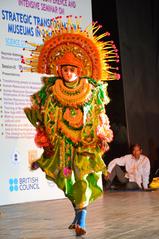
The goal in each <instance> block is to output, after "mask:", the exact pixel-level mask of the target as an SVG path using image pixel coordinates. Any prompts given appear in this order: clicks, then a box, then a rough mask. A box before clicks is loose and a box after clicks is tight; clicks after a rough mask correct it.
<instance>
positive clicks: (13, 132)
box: [0, 0, 92, 205]
mask: <svg viewBox="0 0 159 239" xmlns="http://www.w3.org/2000/svg"><path fill="white" fill-rule="evenodd" d="M0 9H1V10H0V21H1V22H0V26H1V30H0V48H1V49H0V54H1V57H0V60H1V64H0V67H1V69H0V74H1V77H0V148H1V152H0V153H1V156H0V165H1V167H0V205H7V204H14V203H21V202H29V201H38V200H51V199H58V198H64V194H63V192H62V191H61V190H59V189H58V188H57V186H56V185H55V184H54V183H53V182H51V181H48V180H47V179H46V178H45V175H44V173H42V171H41V170H40V169H38V170H35V171H31V170H30V169H29V161H32V160H34V159H35V158H37V157H38V156H39V155H40V154H41V152H42V151H41V149H39V148H37V147H36V145H35V143H34V134H35V130H34V128H33V126H32V125H31V124H30V122H29V121H28V119H27V118H26V116H25V114H24V112H23V108H24V107H26V106H29V105H30V95H32V94H33V93H34V92H36V91H37V90H38V89H39V88H40V86H41V75H39V74H36V73H26V72H23V73H21V69H22V64H21V55H23V54H24V51H23V48H28V45H27V44H26V41H29V42H35V43H37V44H41V43H42V40H41V38H40V36H39V31H38V28H37V26H38V25H40V24H44V25H45V26H46V27H47V26H49V24H50V19H52V18H54V17H56V16H63V17H65V16H67V15H72V16H83V17H82V27H86V26H87V25H88V24H89V23H90V22H91V21H92V7H91V0H74V1H73V0H39V1H38V0H5V1H2V2H1V5H0Z"/></svg>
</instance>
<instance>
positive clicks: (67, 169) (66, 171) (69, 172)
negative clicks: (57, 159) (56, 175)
mask: <svg viewBox="0 0 159 239" xmlns="http://www.w3.org/2000/svg"><path fill="white" fill-rule="evenodd" d="M71 173H72V170H71V169H70V168H64V169H63V174H64V176H65V177H68V176H70V175H71Z"/></svg>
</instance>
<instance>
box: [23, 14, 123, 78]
mask: <svg viewBox="0 0 159 239" xmlns="http://www.w3.org/2000/svg"><path fill="white" fill-rule="evenodd" d="M80 20H81V17H75V22H73V21H72V16H67V22H66V23H64V22H62V17H56V18H55V19H52V21H51V25H50V27H49V28H48V29H45V28H44V27H41V26H40V27H39V30H40V32H41V36H42V37H43V44H42V45H38V44H34V43H30V42H27V43H28V44H29V45H30V46H31V47H32V48H33V49H32V50H31V56H30V58H27V59H25V58H24V57H22V63H25V64H26V65H28V66H30V67H28V69H27V70H28V71H31V72H38V73H44V74H48V75H55V76H57V75H58V72H57V65H58V64H61V63H60V62H62V61H65V63H67V64H69V60H68V59H69V57H68V54H66V53H68V52H69V54H70V55H72V56H71V58H70V61H71V62H73V58H74V62H75V63H74V64H76V65H77V66H80V67H81V68H82V76H87V77H90V78H93V79H94V80H96V81H101V80H103V81H107V80H115V79H119V78H120V75H119V74H117V70H118V68H117V67H116V66H114V63H116V62H119V59H118V58H119V56H118V54H117V49H116V47H115V44H114V42H113V41H109V40H108V41H102V39H103V38H104V37H106V36H109V35H110V34H109V33H108V32H106V33H103V34H101V35H99V36H97V35H96V33H97V31H98V30H99V29H100V28H101V26H100V25H98V24H97V23H96V22H95V23H92V24H90V25H89V26H88V27H87V28H86V29H85V30H82V29H81V27H80ZM66 56H67V57H66ZM67 60H68V61H67ZM71 64H73V63H71Z"/></svg>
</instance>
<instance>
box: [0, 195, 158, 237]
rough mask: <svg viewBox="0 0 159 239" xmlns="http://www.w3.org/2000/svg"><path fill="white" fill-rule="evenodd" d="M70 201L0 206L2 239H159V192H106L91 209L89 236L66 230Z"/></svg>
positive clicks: (69, 220)
mask: <svg viewBox="0 0 159 239" xmlns="http://www.w3.org/2000/svg"><path fill="white" fill-rule="evenodd" d="M72 217H73V210H72V207H71V204H70V202H69V201H68V200H67V199H60V200H52V201H40V202H31V203H21V204H16V205H7V206H1V207H0V239H74V238H83V239H84V238H86V239H159V191H153V192H117V191H112V192H104V194H103V196H102V197H100V198H99V199H97V200H96V201H95V202H94V203H92V204H90V206H89V207H88V214H87V234H86V235H85V236H82V237H76V236H75V232H74V230H69V229H67V227H68V225H69V223H70V222H71V221H72Z"/></svg>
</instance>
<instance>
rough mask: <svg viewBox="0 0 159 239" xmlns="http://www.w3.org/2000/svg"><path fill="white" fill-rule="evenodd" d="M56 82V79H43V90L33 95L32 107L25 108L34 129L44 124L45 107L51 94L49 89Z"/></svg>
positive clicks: (31, 98)
mask: <svg viewBox="0 0 159 239" xmlns="http://www.w3.org/2000/svg"><path fill="white" fill-rule="evenodd" d="M55 81H56V77H44V78H42V82H43V86H42V88H41V89H40V90H39V91H38V92H36V93H34V94H33V95H31V97H30V100H31V107H26V108H24V113H25V114H26V116H27V118H28V120H29V121H30V123H31V124H32V125H33V126H34V127H36V128H37V127H39V124H40V125H41V126H42V124H43V106H44V104H45V101H46V99H47V96H48V94H49V88H50V86H52V85H53V84H54V83H55Z"/></svg>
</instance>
